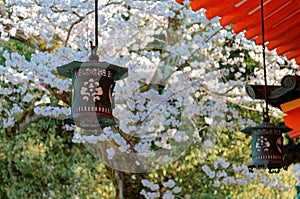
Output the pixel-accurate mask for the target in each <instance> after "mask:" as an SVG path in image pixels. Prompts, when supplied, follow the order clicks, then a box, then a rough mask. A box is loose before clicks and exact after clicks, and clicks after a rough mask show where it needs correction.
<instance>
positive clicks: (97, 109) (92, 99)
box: [57, 54, 127, 129]
mask: <svg viewBox="0 0 300 199" xmlns="http://www.w3.org/2000/svg"><path fill="white" fill-rule="evenodd" d="M98 59H99V58H98V56H97V55H95V54H94V55H92V56H91V57H90V60H89V61H88V62H76V61H74V62H71V63H69V64H66V65H63V66H60V67H58V68H57V71H58V74H59V75H61V76H64V77H67V78H72V85H73V95H72V113H71V115H69V116H68V117H67V118H66V119H65V123H66V124H75V125H76V126H79V127H81V128H84V129H93V128H99V127H101V128H104V127H107V126H112V125H116V124H117V122H118V120H117V118H116V117H114V116H113V114H112V109H113V107H114V101H113V89H114V87H115V81H117V80H119V79H122V78H124V77H126V76H127V68H123V67H120V66H116V65H113V64H109V63H107V62H99V61H98Z"/></svg>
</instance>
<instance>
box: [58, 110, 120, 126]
mask: <svg viewBox="0 0 300 199" xmlns="http://www.w3.org/2000/svg"><path fill="white" fill-rule="evenodd" d="M64 123H65V124H68V125H77V126H79V127H81V128H85V129H97V128H105V127H108V126H114V125H119V119H118V118H116V117H114V116H113V115H110V114H106V113H95V112H92V113H88V112H85V113H75V114H71V115H68V116H67V117H66V118H65V119H64Z"/></svg>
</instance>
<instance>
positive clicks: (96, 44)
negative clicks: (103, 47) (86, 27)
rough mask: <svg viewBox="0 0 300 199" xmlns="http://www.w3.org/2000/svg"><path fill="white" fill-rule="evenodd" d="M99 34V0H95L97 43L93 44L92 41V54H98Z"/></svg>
mask: <svg viewBox="0 0 300 199" xmlns="http://www.w3.org/2000/svg"><path fill="white" fill-rule="evenodd" d="M98 34H99V33H98V0H95V35H94V37H95V45H93V42H92V41H90V44H91V51H92V54H97V49H98V45H99V44H98V43H99V40H98Z"/></svg>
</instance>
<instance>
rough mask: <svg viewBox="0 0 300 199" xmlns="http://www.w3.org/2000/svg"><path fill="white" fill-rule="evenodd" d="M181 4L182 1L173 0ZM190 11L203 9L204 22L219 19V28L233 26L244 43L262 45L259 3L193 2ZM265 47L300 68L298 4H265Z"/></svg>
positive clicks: (285, 0) (289, 0) (284, 0)
mask: <svg viewBox="0 0 300 199" xmlns="http://www.w3.org/2000/svg"><path fill="white" fill-rule="evenodd" d="M176 1H177V2H178V3H183V2H184V0H176ZM190 5H191V8H192V10H193V11H197V10H200V9H201V8H204V9H206V10H207V11H206V17H207V19H209V20H210V19H212V18H214V17H216V16H219V17H221V18H220V24H221V26H227V25H230V24H233V27H232V28H233V31H234V32H235V33H236V34H238V33H240V32H241V31H245V33H244V34H245V37H246V38H247V39H249V40H250V39H255V41H256V43H257V44H259V45H260V44H262V33H261V15H260V13H261V10H260V1H259V0H247V1H245V0H226V3H224V1H223V0H214V1H212V0H192V1H191V4H190ZM264 12H265V18H264V23H265V43H267V47H268V49H269V50H273V49H276V52H277V54H278V55H285V56H286V57H287V59H288V60H291V59H295V61H296V63H297V64H298V65H299V66H300V0H281V1H278V0H264Z"/></svg>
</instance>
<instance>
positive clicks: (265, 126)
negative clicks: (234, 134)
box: [242, 121, 291, 173]
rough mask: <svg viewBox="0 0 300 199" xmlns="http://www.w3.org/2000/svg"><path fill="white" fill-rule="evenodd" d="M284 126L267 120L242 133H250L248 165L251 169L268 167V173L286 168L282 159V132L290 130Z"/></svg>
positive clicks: (251, 170)
mask: <svg viewBox="0 0 300 199" xmlns="http://www.w3.org/2000/svg"><path fill="white" fill-rule="evenodd" d="M290 130H291V129H289V128H288V127H286V126H279V127H278V126H274V125H273V124H271V123H270V122H268V121H264V122H263V123H262V124H260V125H259V126H256V127H248V128H246V129H244V130H242V132H243V133H246V134H248V135H252V142H251V143H252V162H251V163H250V164H249V165H248V168H249V171H250V172H253V169H254V168H256V169H269V172H270V173H279V171H280V169H281V168H283V169H285V170H286V169H287V166H288V165H287V163H286V162H284V160H283V140H282V133H286V132H288V131H290Z"/></svg>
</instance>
